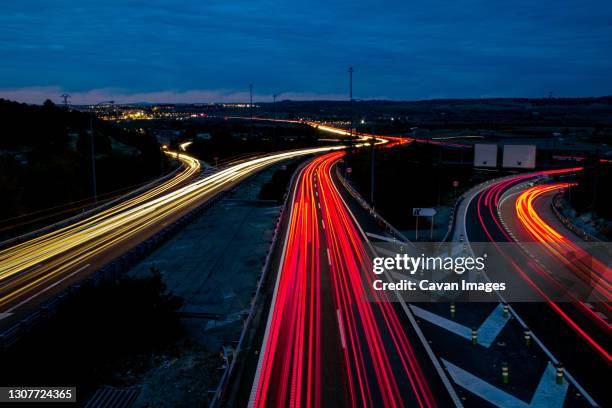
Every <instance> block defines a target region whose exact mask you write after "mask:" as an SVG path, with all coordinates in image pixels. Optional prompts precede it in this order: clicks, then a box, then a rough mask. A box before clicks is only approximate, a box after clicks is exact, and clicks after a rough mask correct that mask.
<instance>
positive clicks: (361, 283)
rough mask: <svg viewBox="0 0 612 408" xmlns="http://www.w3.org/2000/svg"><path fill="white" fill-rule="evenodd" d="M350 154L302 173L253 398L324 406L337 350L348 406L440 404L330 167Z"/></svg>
mask: <svg viewBox="0 0 612 408" xmlns="http://www.w3.org/2000/svg"><path fill="white" fill-rule="evenodd" d="M343 154H344V153H343V152H336V153H330V154H327V155H323V156H321V157H318V158H315V159H313V160H312V161H311V162H310V163H309V164H308V165H307V166H305V167H304V169H303V170H302V171H301V172H300V174H299V178H298V180H297V183H296V187H295V192H294V198H293V203H292V210H291V215H290V220H289V225H288V228H287V236H286V244H285V248H284V252H283V258H282V262H281V266H280V270H279V275H278V278H277V279H278V280H277V286H276V289H275V296H274V300H273V304H272V308H271V312H270V315H269V320H268V326H267V330H266V335H265V338H264V344H263V347H262V352H261V355H260V361H259V367H258V370H257V375H256V380H255V383H254V388H253V393H252V396H251V397H252V399H251V404H252V405H253V406H255V407H264V406H266V407H267V406H277V407H281V406H282V407H284V406H290V407H298V406H314V407H318V406H320V405H321V403H322V400H325V401H329V398H328V397H329V395H327V396H326V398H325V399H323V398H322V395H323V393H324V391H323V390H322V387H323V385H322V383H323V382H324V380H323V379H322V378H324V377H325V376H326V374H327V371H328V370H330V369H331V370H333V369H334V368H333V365H331V364H329V361H333V360H334V356H338V360H339V361H342V362H343V363H342V364H341V366H342V368H341V369H340V370H339V371H338V372H337V373H336V372H334V374H337V375H331V377H332V378H329V377H330V376H328V381H330V380H331V381H333V384H332V385H331V386H332V387H333V388H334V390H335V393H336V394H337V395H336V398H338V397H339V398H344V400H343V401H344V404H346V405H348V406H362V407H371V406H406V405H409V406H420V407H431V406H435V405H436V403H435V400H434V398H433V396H432V393H431V391H430V389H429V386H428V383H427V381H426V379H425V377H424V375H423V371H422V369H421V367H420V365H419V363H418V361H417V358H416V355H415V352H414V350H413V349H412V347H411V344H410V342H409V341H408V338H407V337H406V334H405V330H404V328H403V327H402V325H401V323H400V320H399V318H398V315H397V314H396V312H395V309H394V308H393V305H392V303H390V302H389V301H388V299H387V298H386V297H385V296H384V295H381V294H380V293H378V292H375V291H374V290H373V289H372V287H371V285H368V284H367V281H366V280H364V276H365V274H367V273H369V271H370V270H371V257H370V255H369V254H368V252H367V251H366V249H365V247H364V241H363V237H362V236H360V234H359V232H358V231H357V228H356V226H355V222H354V220H353V218H352V216H351V215H350V213H349V211H348V209H347V208H346V205H345V203H344V202H343V200H342V198H341V196H340V193H339V191H338V190H337V188H336V186H335V184H334V181H333V179H332V173H331V169H332V166H333V165H334V163H335V162H336V161H337V160H339V159H340V158H341V157H342V156H343ZM330 343H331V345H330ZM322 355H325V359H323V360H322V358H321V356H322ZM347 399H348V400H347Z"/></svg>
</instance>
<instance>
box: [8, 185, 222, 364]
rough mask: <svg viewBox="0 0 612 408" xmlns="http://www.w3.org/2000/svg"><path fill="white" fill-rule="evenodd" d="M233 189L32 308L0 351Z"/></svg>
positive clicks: (113, 276) (113, 275)
mask: <svg viewBox="0 0 612 408" xmlns="http://www.w3.org/2000/svg"><path fill="white" fill-rule="evenodd" d="M232 190H233V188H232V189H230V190H227V191H222V192H219V193H217V194H216V195H215V196H213V197H212V198H211V199H210V200H208V201H206V202H205V203H202V204H201V205H199V206H198V207H196V208H194V209H193V210H191V211H190V212H189V213H187V214H185V215H184V216H183V217H181V218H179V219H178V220H176V221H174V222H173V223H172V224H170V225H168V226H166V227H165V228H164V229H162V230H161V231H159V232H157V233H156V234H154V235H153V236H151V237H149V238H148V239H146V240H145V241H143V242H141V243H140V244H138V245H137V246H135V247H134V248H132V249H131V250H129V251H128V252H126V253H125V254H123V255H122V256H120V257H119V258H117V259H115V260H114V261H112V262H110V263H109V264H107V265H105V266H104V267H102V268H100V269H98V270H97V271H96V272H94V273H93V274H91V275H90V276H89V277H87V278H85V279H84V280H83V281H80V282H77V283H75V284H73V285H72V286H70V287H68V288H66V289H65V290H63V291H62V292H60V293H59V294H58V295H57V296H55V297H53V298H52V299H50V300H49V301H47V302H45V303H43V304H42V305H41V306H39V307H38V308H37V309H35V310H34V311H32V312H31V313H30V314H28V315H27V316H26V317H24V318H23V319H21V320H20V321H19V322H17V323H15V324H13V325H12V326H10V327H8V328H7V329H5V330H3V331H1V332H0V352H2V351H6V350H7V349H8V348H10V347H11V346H13V345H14V344H15V343H16V342H17V341H19V339H20V338H21V337H22V336H23V335H25V334H27V333H28V332H29V331H30V330H31V329H32V328H33V327H35V326H36V325H38V324H39V323H41V322H43V321H45V320H46V319H47V318H48V317H50V316H52V315H54V314H55V313H56V312H57V309H58V306H59V305H60V303H61V302H62V300H63V299H64V298H65V297H66V296H68V295H69V294H70V293H71V292H73V291H75V290H78V289H79V288H81V287H82V286H86V285H98V284H100V283H102V282H109V281H113V280H116V279H117V278H118V277H119V276H121V275H122V274H124V273H125V272H127V271H128V270H129V269H130V268H131V267H133V266H134V265H135V264H136V263H138V262H140V261H141V260H142V259H144V258H145V257H146V256H147V255H149V254H150V253H152V252H153V251H154V250H155V249H157V248H158V247H159V246H160V245H161V244H162V243H164V242H165V241H167V240H168V239H169V238H170V237H172V236H173V235H174V234H176V233H177V232H178V231H179V230H181V229H182V228H183V227H185V226H186V225H187V224H188V223H190V222H191V221H193V220H194V219H195V218H196V217H197V216H199V215H200V214H201V213H202V212H204V211H205V210H207V209H208V208H210V207H212V206H213V205H214V204H215V203H217V202H218V201H219V200H221V198H223V197H224V196H225V195H227V194H228V193H229V192H231V191H232Z"/></svg>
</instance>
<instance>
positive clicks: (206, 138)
mask: <svg viewBox="0 0 612 408" xmlns="http://www.w3.org/2000/svg"><path fill="white" fill-rule="evenodd" d="M127 125H128V126H130V127H133V128H143V129H145V130H150V131H168V130H170V131H174V132H176V135H175V136H174V135H173V136H172V137H173V138H175V140H174V142H172V143H170V145H171V147H173V148H176V147H177V145H178V143H179V142H185V141H193V144H192V145H190V146H189V148H188V152H189V154H192V155H194V156H196V157H198V158H199V159H201V160H204V161H206V162H208V163H210V164H212V165H215V162H218V163H219V164H221V163H223V162H225V161H228V160H231V159H235V158H239V157H242V156H245V155H249V154H254V153H269V152H277V151H281V150H290V149H298V148H302V147H311V146H317V145H320V144H321V143H320V142H318V141H317V139H318V137H320V135H319V134H318V133H317V131H316V130H315V129H313V128H311V127H310V126H306V125H301V124H277V125H276V126H274V125H273V124H272V123H271V122H262V121H255V122H254V123H253V131H252V133H251V126H250V121H249V120H248V119H247V120H240V119H238V120H223V119H215V118H208V119H203V120H202V119H194V120H186V121H166V120H152V121H133V122H131V123H129V124H127Z"/></svg>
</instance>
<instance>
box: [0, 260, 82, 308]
mask: <svg viewBox="0 0 612 408" xmlns="http://www.w3.org/2000/svg"><path fill="white" fill-rule="evenodd" d="M89 265H90V264H87V265H84V266H81V267H80V268H79V269H77V270H76V271H74V272H72V273H71V274H69V275H66V276H64V277H63V278H62V279H60V280H58V281H55V282H53V284H51V285H49V286H47V287H45V288H44V289H43V290H41V291H40V292H37V293H35V294H33V295H32V296H30V297H29V298H27V299H24V300H22V301H21V302H19V303H18V304H16V305H15V306H13V307H11V308H10V309H8V310H7V311H6V312H5V313H11V312H13V311H14V310H15V309H17V308H19V307H21V306H23V305H25V304H26V303H28V302H29V301H31V300H32V299H34V298H36V297H38V296H40V295H42V294H43V293H45V292H47V291H48V290H50V289H52V288H54V287H56V286H57V285H59V284H60V283H62V282H64V281H65V280H66V279H69V278H71V277H73V276H74V275H76V274H77V273H79V272H81V271H83V270H84V269H86V268H88V267H89Z"/></svg>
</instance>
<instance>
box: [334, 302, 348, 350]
mask: <svg viewBox="0 0 612 408" xmlns="http://www.w3.org/2000/svg"><path fill="white" fill-rule="evenodd" d="M336 316H338V330H339V331H340V342H341V343H342V348H343V349H345V348H346V339H345V338H344V325H343V324H342V315H341V314H340V309H336Z"/></svg>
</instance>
